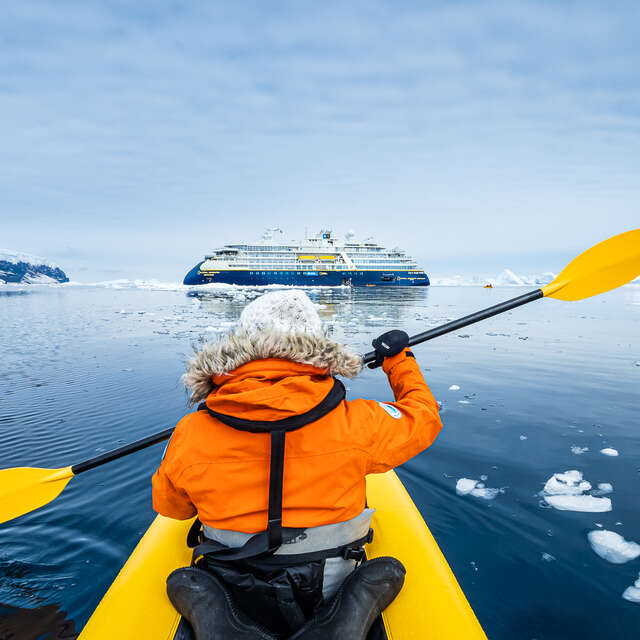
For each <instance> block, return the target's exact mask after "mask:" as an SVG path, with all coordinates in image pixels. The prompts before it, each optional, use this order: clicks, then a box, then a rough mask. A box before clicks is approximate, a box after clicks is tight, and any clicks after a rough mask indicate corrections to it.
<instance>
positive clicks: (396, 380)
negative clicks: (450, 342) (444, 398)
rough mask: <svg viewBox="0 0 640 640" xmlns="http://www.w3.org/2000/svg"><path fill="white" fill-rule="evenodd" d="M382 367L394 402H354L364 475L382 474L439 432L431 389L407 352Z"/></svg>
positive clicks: (415, 452) (354, 416)
mask: <svg viewBox="0 0 640 640" xmlns="http://www.w3.org/2000/svg"><path fill="white" fill-rule="evenodd" d="M382 368H383V370H384V371H385V373H386V374H387V376H388V377H389V383H390V385H391V388H392V389H393V394H394V397H395V402H376V401H375V400H355V401H353V402H351V403H349V404H351V405H353V409H354V410H355V411H354V415H353V416H352V417H351V419H353V420H357V421H358V422H360V425H361V426H360V427H359V428H358V433H359V434H361V436H362V437H363V438H364V441H363V442H362V444H363V445H364V448H365V449H366V451H367V452H368V454H369V462H368V465H367V473H383V472H385V471H388V470H389V469H393V468H394V467H397V466H398V465H400V464H402V463H404V462H406V461H407V460H409V459H410V458H413V456H415V455H417V454H418V453H420V452H421V451H423V450H424V449H426V448H427V447H429V446H430V445H431V444H432V443H433V441H434V440H435V439H436V436H437V435H438V433H440V430H441V429H442V422H441V420H440V414H439V411H438V403H437V402H436V400H435V398H434V397H433V394H432V393H431V390H430V389H429V387H428V386H427V383H426V382H425V381H424V378H423V377H422V373H421V372H420V368H419V366H418V363H417V362H416V359H415V357H414V356H413V354H412V353H411V351H410V350H409V349H406V350H405V351H402V352H401V353H399V354H397V355H395V356H392V357H390V358H385V360H384V362H383V364H382Z"/></svg>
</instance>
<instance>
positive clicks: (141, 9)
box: [0, 0, 640, 275]
mask: <svg viewBox="0 0 640 640" xmlns="http://www.w3.org/2000/svg"><path fill="white" fill-rule="evenodd" d="M3 12H4V18H3V20H2V21H1V22H0V42H1V43H2V44H1V45H0V47H1V49H0V53H1V54H2V55H0V122H2V124H1V125H0V127H2V131H1V132H2V137H3V145H2V149H0V157H1V160H2V166H3V172H2V174H0V194H2V195H0V215H2V218H3V231H4V233H5V234H6V235H7V237H8V238H9V241H11V242H12V243H13V245H15V246H14V248H15V249H16V250H33V251H36V252H39V253H43V250H46V245H47V244H51V243H55V244H60V245H61V246H66V245H67V244H69V243H71V244H73V246H81V247H84V248H86V249H87V250H91V249H94V250H96V251H97V250H98V248H99V250H100V251H101V252H104V251H107V253H108V247H109V246H112V247H113V259H114V260H119V261H122V263H123V264H124V262H125V259H124V258H123V252H124V255H126V256H127V259H126V262H127V264H129V265H135V264H136V256H137V255H140V256H143V255H145V254H146V253H147V252H148V253H152V252H155V253H156V254H157V253H160V254H163V255H170V256H171V258H169V259H168V260H174V262H173V263H172V265H173V266H172V267H171V268H172V269H173V270H175V271H176V272H178V270H179V269H181V268H182V267H180V266H179V265H181V264H183V263H185V262H188V263H190V262H192V261H193V258H194V257H195V256H197V255H198V254H199V253H201V252H203V251H205V250H207V249H209V248H210V247H211V246H212V245H213V244H220V242H221V241H232V240H235V239H238V237H239V235H242V236H245V235H246V234H250V235H254V236H257V235H258V234H259V232H260V228H261V227H262V226H263V225H267V224H271V223H278V224H280V225H282V226H284V227H287V228H289V229H291V230H292V232H294V233H300V232H302V231H303V229H304V227H305V226H309V227H310V228H313V227H315V226H318V225H320V224H330V225H331V224H332V225H334V226H335V227H340V226H341V225H342V226H345V227H349V226H355V227H357V228H360V229H361V230H362V231H363V233H365V234H366V235H370V234H372V233H373V234H374V235H379V234H380V233H382V232H384V233H386V232H387V230H388V221H389V220H390V219H393V220H399V221H400V223H399V224H396V225H394V227H395V228H394V230H393V231H394V238H393V244H402V245H404V246H406V247H407V248H408V249H410V250H411V251H413V252H415V253H418V252H424V255H425V258H427V259H428V257H429V256H430V255H433V256H434V257H438V258H440V259H442V258H444V257H446V256H451V257H455V256H456V255H461V254H468V253H469V250H470V247H473V252H474V254H478V253H482V252H483V251H484V252H485V253H487V254H492V253H495V252H496V251H500V250H503V249H504V247H505V246H507V247H508V248H509V250H510V251H512V250H516V251H517V250H522V251H526V252H531V251H536V250H539V251H540V252H542V251H559V250H560V249H562V248H566V247H569V248H571V246H572V243H573V245H575V246H577V247H580V246H584V245H588V244H589V243H590V242H591V241H596V240H598V239H601V237H603V236H605V235H610V234H612V233H615V232H616V231H621V230H624V229H626V228H631V227H632V226H634V225H635V226H637V211H638V204H640V187H639V186H638V181H637V175H638V169H640V167H639V166H638V165H639V163H640V161H639V160H638V159H639V158H640V113H639V111H638V108H637V105H638V103H639V101H638V99H639V98H640V80H639V76H638V74H637V68H638V67H639V66H640V53H639V52H638V49H637V45H636V43H635V39H634V34H637V31H638V27H639V26H640V18H639V17H638V14H637V10H636V8H635V3H633V2H622V3H616V5H615V7H605V6H603V5H602V4H601V3H596V2H581V3H574V2H553V3H552V2H540V1H538V2H517V3H506V4H505V3H502V2H430V3H426V4H422V5H416V4H415V3H403V2H397V3H389V2H382V1H377V2H366V3H364V2H362V3H359V2H356V3H348V4H347V5H345V4H344V3H337V2H327V3H321V4H319V3H311V2H302V3H300V2H295V3H294V2H274V3H268V4H260V3H257V4H255V3H254V4H253V6H251V5H250V4H241V3H235V4H229V3H209V2H193V3H189V4H187V5H176V4H174V3H168V2H156V1H154V2H151V1H150V0H149V1H147V2H138V3H134V4H132V3H129V2H113V1H110V2H106V1H105V2H102V3H100V2H96V3H90V4H87V3H81V2H59V3H55V6H54V5H52V4H50V3H46V2H32V1H30V0H24V1H22V2H19V3H18V2H14V3H9V5H8V6H3ZM605 212H606V215H605ZM345 220H346V221H347V222H346V223H345V222H344V221H345ZM551 226H553V228H554V233H553V234H550V233H549V231H548V229H549V228H550V227H551ZM416 231H417V232H416ZM150 237H153V240H154V243H155V245H154V247H153V248H152V247H149V249H148V250H147V248H146V244H147V242H148V239H149V238H150ZM6 243H7V241H6V240H5V244H6ZM105 245H106V248H105ZM177 246H180V247H181V249H180V251H184V252H185V253H188V255H174V254H175V247H177ZM190 246H193V254H192V253H190ZM147 264H149V261H148V260H147V259H142V258H140V262H139V267H138V268H139V269H140V270H141V275H148V274H147V273H144V272H143V270H144V269H145V268H146V267H145V265H147ZM551 267H552V265H541V268H551ZM154 268H155V267H154ZM172 273H173V271H172Z"/></svg>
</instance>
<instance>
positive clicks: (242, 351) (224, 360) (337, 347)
mask: <svg viewBox="0 0 640 640" xmlns="http://www.w3.org/2000/svg"><path fill="white" fill-rule="evenodd" d="M265 358H280V359H283V360H291V361H293V362H298V363H300V364H310V365H312V366H314V367H317V368H318V369H327V370H328V372H329V373H330V374H331V375H339V376H344V377H345V378H355V377H356V376H357V375H358V373H359V372H360V370H361V369H362V358H361V357H360V356H359V355H358V354H357V353H355V352H353V351H351V349H349V348H348V347H345V346H344V345H341V344H340V343H338V342H334V341H333V340H330V339H329V338H328V337H326V336H324V335H317V334H309V333H282V332H279V331H277V330H275V329H266V330H264V331H261V332H260V333H247V332H246V331H243V330H241V329H236V330H234V331H231V332H229V333H227V334H225V335H223V336H222V337H221V338H220V339H219V340H218V341H217V342H207V343H205V344H204V345H202V347H201V348H200V349H195V355H194V356H193V357H192V358H191V359H190V360H189V362H188V363H187V372H186V373H185V374H184V375H183V376H182V380H183V382H184V385H185V387H187V389H188V390H189V391H190V398H189V399H190V401H191V402H192V403H195V402H201V401H202V400H204V399H205V398H206V397H207V396H208V395H209V394H210V393H211V391H213V389H214V387H215V385H214V383H213V379H212V378H213V376H219V375H224V374H228V373H230V372H231V371H233V370H234V369H237V368H238V367H240V366H242V365H243V364H247V363H248V362H251V361H252V360H263V359H265Z"/></svg>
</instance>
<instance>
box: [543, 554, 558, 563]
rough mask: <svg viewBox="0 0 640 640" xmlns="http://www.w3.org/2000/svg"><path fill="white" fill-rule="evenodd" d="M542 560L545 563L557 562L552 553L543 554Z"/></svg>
mask: <svg viewBox="0 0 640 640" xmlns="http://www.w3.org/2000/svg"><path fill="white" fill-rule="evenodd" d="M542 559H543V560H544V561H545V562H553V560H555V559H556V558H555V556H552V555H551V554H550V553H546V552H543V553H542Z"/></svg>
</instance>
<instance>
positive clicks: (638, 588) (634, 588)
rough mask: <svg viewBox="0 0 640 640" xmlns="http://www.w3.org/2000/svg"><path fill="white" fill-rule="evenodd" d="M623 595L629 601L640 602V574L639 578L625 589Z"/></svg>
mask: <svg viewBox="0 0 640 640" xmlns="http://www.w3.org/2000/svg"><path fill="white" fill-rule="evenodd" d="M622 597H623V598H624V599H625V600H628V601H629V602H637V603H638V604H640V574H638V579H637V580H636V581H635V582H634V583H633V584H632V585H631V586H630V587H627V588H626V589H625V590H624V592H623V594H622Z"/></svg>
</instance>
